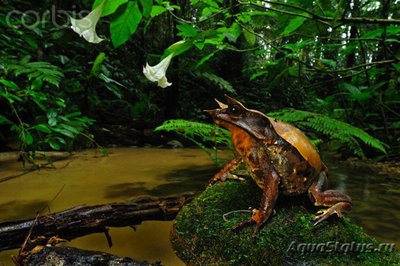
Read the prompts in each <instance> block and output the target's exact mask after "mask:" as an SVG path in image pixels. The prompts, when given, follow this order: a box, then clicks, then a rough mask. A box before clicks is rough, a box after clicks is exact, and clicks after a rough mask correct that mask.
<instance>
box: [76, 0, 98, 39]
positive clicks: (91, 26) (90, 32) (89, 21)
mask: <svg viewBox="0 0 400 266" xmlns="http://www.w3.org/2000/svg"><path fill="white" fill-rule="evenodd" d="M104 6H105V5H104V3H103V4H101V5H100V6H98V7H97V8H95V9H93V11H92V12H90V13H89V14H88V15H87V16H86V17H84V18H82V19H74V18H72V17H70V19H71V25H72V26H71V28H72V29H73V30H74V31H75V32H76V33H78V34H79V36H81V37H83V38H85V40H86V41H88V42H90V43H99V42H101V41H103V40H104V39H101V38H100V37H99V36H97V33H96V24H97V22H98V21H99V19H100V16H101V13H103V10H104Z"/></svg>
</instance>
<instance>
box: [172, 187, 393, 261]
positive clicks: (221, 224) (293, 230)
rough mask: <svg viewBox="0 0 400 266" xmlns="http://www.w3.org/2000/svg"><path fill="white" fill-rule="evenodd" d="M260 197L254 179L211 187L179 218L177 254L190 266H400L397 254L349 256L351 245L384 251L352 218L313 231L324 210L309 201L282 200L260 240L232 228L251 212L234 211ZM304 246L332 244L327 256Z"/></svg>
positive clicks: (255, 204)
mask: <svg viewBox="0 0 400 266" xmlns="http://www.w3.org/2000/svg"><path fill="white" fill-rule="evenodd" d="M260 198H261V190H260V189H259V188H258V187H256V185H255V184H254V183H253V182H252V181H250V180H249V181H246V182H238V181H228V182H226V183H223V184H216V185H214V186H212V187H210V188H207V189H206V191H204V192H203V193H202V194H201V195H200V196H198V197H197V198H196V199H195V200H194V201H193V202H191V203H189V204H188V205H186V206H185V207H184V208H183V209H182V210H181V212H180V213H179V215H178V217H177V219H176V223H175V225H174V229H173V231H172V233H171V241H172V244H173V247H174V250H175V252H176V254H177V255H178V256H179V257H180V258H181V259H182V260H183V261H184V262H186V263H187V264H189V265H349V264H350V265H400V253H399V252H398V251H396V250H394V251H373V252H362V251H358V252H350V251H349V252H344V250H345V249H347V250H348V249H349V245H351V243H353V246H354V245H356V244H358V243H359V244H361V243H372V244H373V245H374V247H378V245H379V242H377V241H376V240H375V239H373V238H371V237H369V236H368V235H366V234H365V233H364V232H363V230H362V228H360V227H359V226H357V225H355V224H354V223H352V222H351V221H350V220H349V219H348V218H344V219H341V220H339V219H338V218H337V217H336V216H335V217H330V218H329V219H328V220H326V221H324V222H322V223H320V224H319V225H317V226H315V227H313V217H314V214H315V212H316V211H317V210H318V209H316V208H315V207H313V206H312V205H311V204H310V202H309V200H308V198H307V197H280V198H279V200H278V203H277V206H276V208H275V209H276V214H275V215H274V216H272V217H270V219H269V221H268V222H267V224H266V225H265V226H264V227H263V228H262V229H261V231H260V232H259V233H258V234H257V236H256V237H255V238H252V237H251V233H252V230H253V227H252V226H248V227H246V228H243V229H242V230H240V231H239V232H233V231H232V226H234V225H236V224H238V223H240V222H242V221H244V220H245V219H248V218H249V217H250V215H251V213H244V212H234V213H230V212H232V211H235V210H248V209H249V207H251V208H257V207H258V204H259V201H260ZM227 213H228V215H225V218H226V219H223V215H224V214H227ZM229 213H230V214H229ZM336 242H337V243H338V244H336ZM300 243H314V245H316V244H317V243H323V244H324V243H327V244H326V245H328V246H326V248H325V252H323V251H321V250H322V249H323V247H322V246H321V245H320V246H319V247H318V250H320V251H315V252H307V251H305V252H302V250H303V251H304V250H305V248H306V247H305V246H304V245H299V244H300ZM345 243H348V244H345ZM341 244H345V245H344V246H341ZM364 245H365V244H364ZM334 246H335V247H334ZM307 248H309V247H307ZM333 248H337V250H336V251H333ZM327 249H330V250H332V251H331V252H328V251H327Z"/></svg>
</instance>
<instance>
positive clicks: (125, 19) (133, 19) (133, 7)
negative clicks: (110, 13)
mask: <svg viewBox="0 0 400 266" xmlns="http://www.w3.org/2000/svg"><path fill="white" fill-rule="evenodd" d="M141 20H142V13H140V10H139V6H138V3H137V1H134V2H128V4H127V5H126V6H125V9H124V10H122V11H121V12H119V14H118V16H117V17H116V18H114V19H113V20H112V21H111V25H110V31H111V40H112V43H113V45H114V47H119V46H120V45H121V44H123V43H125V42H126V41H127V40H128V39H129V37H130V36H131V35H132V34H133V33H134V32H135V31H136V29H137V27H138V25H139V23H140V21H141Z"/></svg>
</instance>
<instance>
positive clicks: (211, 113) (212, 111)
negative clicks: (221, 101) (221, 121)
mask: <svg viewBox="0 0 400 266" xmlns="http://www.w3.org/2000/svg"><path fill="white" fill-rule="evenodd" d="M218 110H219V109H214V110H203V111H204V112H206V113H208V114H209V115H211V116H212V117H215V116H216V115H217V111H218Z"/></svg>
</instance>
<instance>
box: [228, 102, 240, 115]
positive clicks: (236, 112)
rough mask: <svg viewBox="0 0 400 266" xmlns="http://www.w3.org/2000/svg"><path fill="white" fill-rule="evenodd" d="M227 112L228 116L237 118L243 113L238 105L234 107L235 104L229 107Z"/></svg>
mask: <svg viewBox="0 0 400 266" xmlns="http://www.w3.org/2000/svg"><path fill="white" fill-rule="evenodd" d="M227 111H228V114H230V115H234V116H239V115H241V114H242V112H243V110H242V108H241V107H240V106H239V105H236V104H233V105H229V107H228V110H227Z"/></svg>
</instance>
